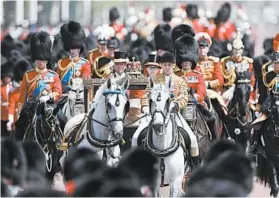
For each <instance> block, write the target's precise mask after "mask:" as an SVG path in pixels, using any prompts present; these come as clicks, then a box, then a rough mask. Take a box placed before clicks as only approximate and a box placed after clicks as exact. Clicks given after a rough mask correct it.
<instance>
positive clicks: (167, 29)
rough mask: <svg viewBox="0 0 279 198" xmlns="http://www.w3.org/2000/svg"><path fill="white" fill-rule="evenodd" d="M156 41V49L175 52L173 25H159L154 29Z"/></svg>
mask: <svg viewBox="0 0 279 198" xmlns="http://www.w3.org/2000/svg"><path fill="white" fill-rule="evenodd" d="M154 41H155V47H156V50H159V49H161V50H165V51H169V52H173V43H172V40H171V26H170V25H168V24H162V25H158V26H157V27H156V28H155V29H154Z"/></svg>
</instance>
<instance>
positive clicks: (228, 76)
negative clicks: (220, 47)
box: [221, 64, 236, 86]
mask: <svg viewBox="0 0 279 198" xmlns="http://www.w3.org/2000/svg"><path fill="white" fill-rule="evenodd" d="M221 71H222V74H223V76H224V79H225V80H227V82H226V83H224V86H231V85H233V84H234V82H235V80H236V74H235V67H234V68H232V69H231V70H230V71H226V68H225V64H223V67H222V69H221Z"/></svg>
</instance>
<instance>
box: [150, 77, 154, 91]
mask: <svg viewBox="0 0 279 198" xmlns="http://www.w3.org/2000/svg"><path fill="white" fill-rule="evenodd" d="M149 81H150V88H151V89H152V88H153V87H154V81H153V79H152V78H150V80H149Z"/></svg>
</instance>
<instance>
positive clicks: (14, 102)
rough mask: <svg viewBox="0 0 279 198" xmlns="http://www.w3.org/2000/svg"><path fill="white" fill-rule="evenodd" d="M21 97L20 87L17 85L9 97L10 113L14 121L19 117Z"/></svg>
mask: <svg viewBox="0 0 279 198" xmlns="http://www.w3.org/2000/svg"><path fill="white" fill-rule="evenodd" d="M19 97H20V88H19V87H17V88H16V89H15V90H13V91H12V92H11V93H10V97H9V115H13V117H14V122H15V121H16V120H17V117H18V103H19Z"/></svg>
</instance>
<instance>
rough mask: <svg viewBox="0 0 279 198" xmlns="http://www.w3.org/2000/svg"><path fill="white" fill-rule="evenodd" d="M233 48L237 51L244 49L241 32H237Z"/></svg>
mask: <svg viewBox="0 0 279 198" xmlns="http://www.w3.org/2000/svg"><path fill="white" fill-rule="evenodd" d="M232 47H233V48H235V49H241V48H242V49H244V45H243V42H242V40H241V32H240V30H237V33H236V38H235V39H234V41H233V43H232Z"/></svg>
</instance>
